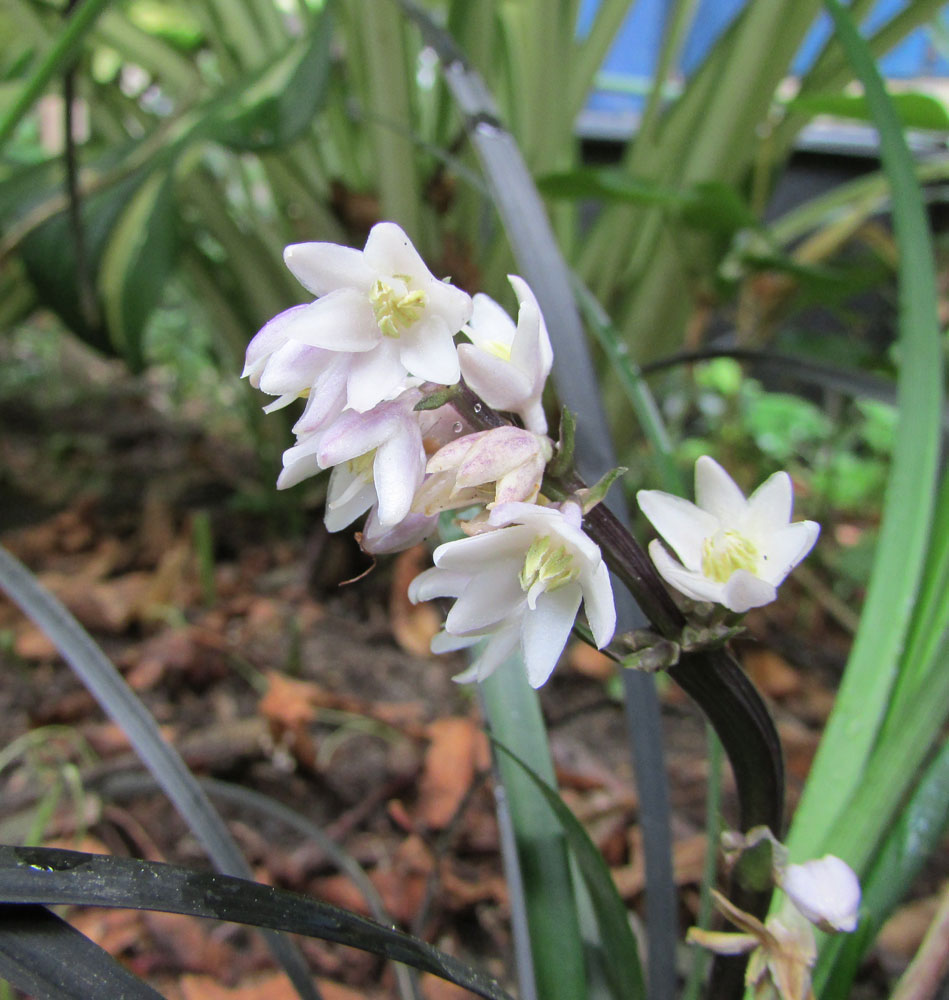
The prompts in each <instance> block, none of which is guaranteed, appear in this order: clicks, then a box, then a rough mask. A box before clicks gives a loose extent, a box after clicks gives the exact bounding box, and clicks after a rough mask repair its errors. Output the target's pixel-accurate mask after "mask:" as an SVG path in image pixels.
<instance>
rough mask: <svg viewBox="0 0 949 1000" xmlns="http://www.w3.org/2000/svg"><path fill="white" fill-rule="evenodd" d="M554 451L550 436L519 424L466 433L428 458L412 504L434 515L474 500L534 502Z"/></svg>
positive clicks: (463, 505)
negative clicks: (527, 429)
mask: <svg viewBox="0 0 949 1000" xmlns="http://www.w3.org/2000/svg"><path fill="white" fill-rule="evenodd" d="M553 451H554V448H553V443H552V442H551V441H550V439H549V438H547V437H544V436H543V435H541V434H534V433H532V432H531V431H526V430H523V429H522V428H520V427H510V426H505V427H495V428H493V429H492V430H487V431H478V432H477V433H475V434H466V435H465V436H464V437H460V438H457V439H456V440H454V441H451V442H449V443H448V444H446V445H444V446H443V447H442V448H440V449H439V450H438V451H437V452H435V454H434V455H432V457H431V458H430V459H429V460H428V465H426V467H425V471H426V472H427V473H428V476H427V477H426V479H425V482H424V483H422V485H421V487H419V490H418V492H417V493H416V494H415V500H414V502H413V504H412V507H413V509H414V510H417V511H420V512H422V513H424V514H429V515H431V514H435V513H437V512H438V511H442V510H454V509H456V508H458V507H467V506H469V505H470V504H474V503H485V504H487V506H488V507H489V508H490V507H494V506H497V505H498V504H502V503H506V502H507V501H510V500H516V501H523V502H525V503H533V502H534V500H536V499H537V494H538V492H539V491H540V484H541V480H542V479H543V477H544V468H545V467H546V465H547V463H548V462H549V461H550V459H551V456H552V455H553Z"/></svg>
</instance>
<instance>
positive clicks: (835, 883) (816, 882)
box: [778, 854, 860, 931]
mask: <svg viewBox="0 0 949 1000" xmlns="http://www.w3.org/2000/svg"><path fill="white" fill-rule="evenodd" d="M778 884H779V885H780V886H781V888H782V889H783V890H784V891H785V893H787V897H788V899H790V900H791V902H792V903H793V904H794V905H795V906H796V907H797V908H798V909H799V910H800V911H801V913H803V914H804V916H805V917H807V919H808V920H810V922H811V923H812V924H816V925H817V926H818V927H819V928H820V929H821V930H823V931H852V930H855V929H856V927H857V912H858V910H859V909H860V882H859V880H858V879H857V876H856V875H855V874H854V872H853V870H852V869H851V867H850V866H849V865H848V864H847V863H846V862H845V861H841V860H840V858H837V857H834V855H833V854H826V855H824V857H822V858H819V859H816V860H814V861H805V862H804V863H803V864H800V865H788V866H787V867H786V868H785V869H784V870H783V871H782V872H781V873H780V878H779V882H778Z"/></svg>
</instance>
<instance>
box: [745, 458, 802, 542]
mask: <svg viewBox="0 0 949 1000" xmlns="http://www.w3.org/2000/svg"><path fill="white" fill-rule="evenodd" d="M793 504H794V489H793V486H792V484H791V477H790V476H789V475H788V474H787V473H786V472H775V473H774V475H772V476H769V477H768V478H767V479H766V480H765V481H764V482H763V483H762V484H761V485H760V486H759V487H758V488H757V489H756V490H755V491H754V493H752V494H751V496H750V497H748V507H747V510H746V511H745V520H744V524H743V526H742V527H743V530H744V531H745V533H746V534H748V535H750V536H751V537H752V538H756V539H760V540H761V541H764V540H765V538H767V536H768V535H769V534H770V533H771V532H773V531H775V530H777V529H778V528H783V527H784V526H785V525H786V524H787V523H788V522H789V521H790V520H791V509H792V506H793Z"/></svg>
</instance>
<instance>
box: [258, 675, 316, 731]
mask: <svg viewBox="0 0 949 1000" xmlns="http://www.w3.org/2000/svg"><path fill="white" fill-rule="evenodd" d="M320 693H321V692H320V689H319V687H317V685H316V684H310V683H308V682H307V681H298V680H294V679H293V678H292V677H287V676H286V675H285V674H280V673H277V671H276V670H270V671H268V672H267V690H266V692H265V693H264V696H263V698H261V700H260V711H261V713H262V714H263V716H264V718H265V719H267V720H268V721H269V722H270V723H271V724H272V725H274V726H275V727H277V729H279V730H286V729H290V730H296V729H299V728H300V727H301V726H306V725H308V724H309V723H311V722H313V721H314V720H315V719H316V709H315V707H314V705H316V704H318V702H319V695H320Z"/></svg>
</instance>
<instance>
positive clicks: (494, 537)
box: [244, 222, 616, 687]
mask: <svg viewBox="0 0 949 1000" xmlns="http://www.w3.org/2000/svg"><path fill="white" fill-rule="evenodd" d="M284 259H285V261H286V263H287V266H288V267H289V268H290V270H291V271H292V272H293V274H294V276H295V277H296V278H297V279H298V280H299V281H300V283H301V284H302V285H303V286H304V287H305V288H307V289H308V290H309V291H310V292H312V293H313V294H314V295H315V296H317V297H316V299H315V301H313V302H311V303H309V304H305V305H299V306H294V307H293V308H291V309H288V310H286V311H285V312H282V313H281V314H280V315H279V316H276V317H275V318H274V319H272V320H271V321H270V322H269V323H267V325H266V326H264V327H263V329H262V330H260V332H259V333H258V334H257V335H256V337H254V339H253V340H252V341H251V343H250V345H249V346H248V348H247V358H246V366H245V369H244V375H245V376H246V377H247V378H248V379H249V380H250V382H251V384H252V385H254V386H256V387H257V388H259V389H260V390H261V391H263V392H265V393H268V394H269V395H272V396H276V397H277V398H276V400H275V401H274V402H273V403H271V404H270V406H268V407H267V408H266V409H267V410H268V411H269V410H274V409H278V408H280V407H283V406H286V405H287V404H289V403H291V402H293V401H294V400H296V399H298V398H305V399H306V407H305V409H304V410H303V413H302V415H301V416H300V418H299V420H298V421H297V422H296V424H295V426H294V433H295V435H296V444H295V445H294V446H293V447H292V448H290V449H288V450H287V451H286V452H285V453H284V456H283V471H282V472H281V474H280V477H279V478H278V480H277V486H278V488H280V489H285V488H287V487H290V486H293V485H295V484H296V483H299V482H300V481H301V480H303V479H306V478H307V477H309V476H312V475H314V474H316V473H317V472H319V471H321V470H324V469H331V470H332V472H331V473H330V480H329V487H328V494H327V502H326V514H325V521H326V527H327V529H328V530H329V531H339V530H341V529H343V528H345V527H346V526H347V525H349V524H352V523H353V521H354V520H356V518H358V517H360V516H361V515H363V514H365V513H366V512H367V511H368V517H367V520H366V523H365V526H364V529H363V532H362V536H361V544H362V547H363V548H364V549H365V550H366V551H367V552H372V553H381V552H393V551H398V550H399V549H404V548H407V547H409V546H410V545H413V544H415V543H417V542H419V541H421V540H422V539H424V538H426V537H428V536H429V535H430V534H432V533H433V532H434V530H435V527H436V523H437V519H438V514H439V513H440V512H441V511H444V510H453V509H457V508H462V507H470V506H472V505H474V504H481V505H483V506H484V508H485V509H484V511H483V512H482V513H481V514H479V515H478V516H477V517H475V518H474V519H473V520H471V521H468V522H465V525H466V530H467V532H468V535H469V537H467V538H462V539H460V540H458V541H454V542H449V543H447V544H445V545H440V546H439V547H438V548H437V549H436V550H435V553H434V562H435V566H434V567H433V568H432V569H429V570H427V571H426V572H424V573H422V574H421V575H420V576H419V577H417V578H416V580H414V581H413V583H412V585H411V587H410V591H409V594H410V597H411V598H412V600H413V601H421V600H428V599H430V598H433V597H453V598H455V599H456V600H455V604H454V606H453V608H452V610H451V612H450V614H449V615H448V619H447V621H446V622H445V628H444V630H443V631H442V632H440V633H439V634H438V635H437V636H436V637H435V638H434V640H433V642H432V648H433V650H434V651H436V652H440V651H445V650H449V649H460V648H463V647H467V646H472V645H475V644H476V643H478V642H481V641H482V640H483V641H484V646H483V648H482V650H481V653H480V655H479V656H478V658H477V659H476V660H475V662H474V663H473V665H472V666H471V668H470V669H469V670H467V671H465V672H464V673H463V674H461V675H459V677H458V678H457V679H458V680H462V681H471V680H480V679H482V678H484V677H486V676H487V675H488V674H489V673H491V671H492V670H494V669H495V668H496V667H497V666H499V665H500V663H501V662H503V660H504V659H506V658H507V657H508V656H509V655H510V654H511V653H512V652H513V650H514V649H515V647H517V646H518V645H520V646H521V650H522V653H523V656H524V661H525V664H526V667H527V672H528V677H529V679H530V682H531V684H533V685H534V686H535V687H538V686H540V685H541V684H543V683H544V682H545V681H546V680H547V678H548V677H549V676H550V673H551V671H552V670H553V668H554V666H555V665H556V663H557V659H558V658H559V656H560V653H561V652H562V650H563V647H564V644H565V643H566V641H567V637H568V636H569V634H570V630H571V628H572V627H573V622H574V618H575V617H576V614H577V611H578V609H579V607H580V603H581V601H582V602H583V604H584V610H585V612H586V616H587V619H588V621H589V624H590V629H591V631H592V632H593V636H594V639H595V641H596V643H597V645H598V646H600V647H602V646H604V645H605V644H606V643H607V642H609V641H610V639H611V638H612V636H613V630H614V628H615V623H616V615H615V611H614V606H613V593H612V589H611V586H610V580H609V574H608V572H607V569H606V565H605V564H604V562H603V560H602V557H601V555H600V550H599V548H598V547H597V546H596V544H595V543H594V542H593V541H591V539H590V538H588V537H587V536H586V535H585V534H584V532H583V530H582V528H581V525H580V520H581V513H580V508H579V507H578V506H577V505H576V504H574V503H569V502H566V503H563V504H560V505H557V504H551V503H548V502H547V501H546V500H545V498H543V497H542V496H540V486H541V480H542V478H543V474H544V468H545V466H546V465H547V463H548V462H549V461H550V459H551V457H552V455H553V443H552V442H551V441H550V439H549V438H548V437H547V436H546V434H547V420H546V417H545V416H544V411H543V407H542V405H541V395H542V393H543V390H544V383H545V382H546V379H547V376H548V374H549V373H550V368H551V364H552V361H553V353H552V350H551V346H550V339H549V337H548V335H547V328H546V326H545V325H544V319H543V316H542V315H541V312H540V308H539V306H538V304H537V301H536V299H535V298H534V295H533V293H532V292H531V290H530V288H528V286H527V284H526V283H525V282H524V281H522V280H521V279H520V278H517V277H513V276H512V277H511V279H510V281H511V284H512V286H513V288H514V291H515V293H516V295H517V298H518V303H519V311H518V318H517V323H515V322H514V321H513V320H512V319H511V318H510V317H509V316H508V315H507V313H506V312H505V311H504V310H503V309H502V308H501V306H499V305H498V304H497V303H496V302H494V301H493V300H491V299H490V298H488V297H487V296H486V295H476V296H475V297H474V299H471V298H470V297H469V296H468V295H467V294H466V293H465V292H464V291H462V290H461V289H458V288H456V287H454V286H453V285H451V284H449V283H448V282H447V281H440V280H438V279H437V278H435V277H434V276H433V275H432V273H431V272H430V271H429V269H428V268H427V267H426V266H425V263H424V262H423V261H422V258H421V257H420V256H419V254H418V253H417V251H416V250H415V248H414V247H413V246H412V244H411V242H410V241H409V239H408V237H407V236H406V235H405V233H404V232H403V231H402V230H401V229H400V228H399V227H398V226H396V225H395V224H393V223H391V222H383V223H380V224H378V225H376V226H375V227H373V229H372V232H371V233H370V234H369V239H368V240H367V242H366V246H365V249H364V250H362V251H359V250H353V249H350V248H348V247H342V246H337V245H336V244H332V243H302V244H297V245H294V246H290V247H287V249H286V251H285V253H284ZM459 334H462V335H464V336H465V337H466V338H467V342H465V343H461V344H456V343H455V338H456V336H457V335H459ZM462 376H463V377H464V379H465V381H466V382H467V384H468V385H469V387H470V388H471V389H472V390H473V391H474V392H475V393H476V394H477V395H478V396H479V397H480V398H481V399H482V400H483V401H484V402H485V403H486V404H487V405H488V406H490V407H493V408H495V409H498V410H503V411H505V412H508V413H512V414H514V415H515V416H516V417H517V418H519V420H520V422H521V423H522V424H523V427H520V426H515V425H514V424H511V425H506V426H503V427H498V428H495V429H492V430H480V431H479V430H476V429H474V428H472V427H470V426H468V425H467V424H466V422H465V421H464V420H463V419H462V418H461V417H460V416H459V414H458V413H457V412H456V411H455V410H454V409H453V408H452V406H451V403H450V402H449V403H447V404H444V405H442V406H440V407H439V408H437V409H433V410H428V409H423V410H416V409H415V407H416V404H418V403H419V401H420V400H422V398H423V396H425V395H428V394H430V393H431V392H432V391H433V390H435V389H436V388H437V387H439V386H452V385H455V384H456V383H457V382H458V381H459V379H460V378H461V377H462Z"/></svg>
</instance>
